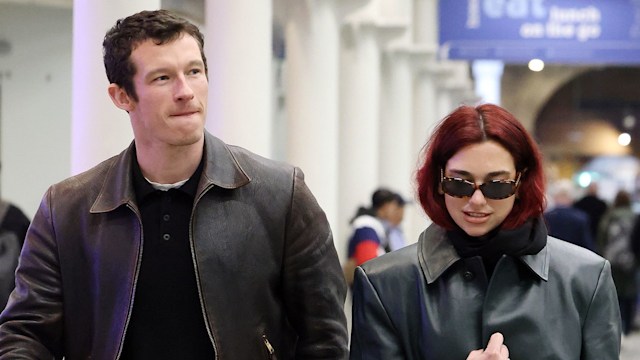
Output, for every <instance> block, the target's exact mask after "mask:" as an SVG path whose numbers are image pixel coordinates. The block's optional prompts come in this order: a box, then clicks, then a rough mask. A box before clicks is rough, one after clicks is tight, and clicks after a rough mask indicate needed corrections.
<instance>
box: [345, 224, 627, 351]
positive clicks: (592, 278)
mask: <svg viewBox="0 0 640 360" xmlns="http://www.w3.org/2000/svg"><path fill="white" fill-rule="evenodd" d="M534 232H535V233H534V236H547V233H546V228H544V224H542V223H541V222H538V224H537V225H536V227H535V230H534ZM355 278H356V279H355V283H354V295H353V331H352V338H351V354H350V357H351V359H353V360H355V359H359V360H360V359H385V360H393V359H416V360H418V359H420V360H460V359H466V357H467V356H468V354H469V352H470V351H472V350H475V349H481V348H484V347H486V345H487V342H488V339H489V337H490V336H491V334H493V333H494V332H501V333H502V334H503V335H504V338H505V345H507V346H508V348H509V351H510V358H511V359H517V360H614V359H616V360H617V359H618V357H619V352H620V331H621V329H620V313H619V308H618V301H617V297H616V291H615V287H614V284H613V280H612V278H611V267H610V264H609V262H608V261H606V260H605V259H603V258H601V257H599V256H598V255H596V254H594V253H593V252H591V251H589V250H586V249H584V248H581V247H578V246H575V245H573V244H570V243H567V242H564V241H561V240H558V239H556V238H553V237H548V238H547V245H546V247H545V248H543V249H542V250H541V251H540V252H539V253H538V254H536V255H526V256H522V257H519V258H512V257H509V256H506V255H503V257H502V258H501V259H500V260H499V261H498V264H497V265H496V268H495V270H494V273H493V276H492V277H491V278H490V279H488V278H487V275H486V272H485V269H484V265H483V263H482V259H481V258H480V257H471V258H466V259H461V258H460V257H459V256H458V254H457V252H456V250H455V248H454V247H453V245H451V243H450V242H449V240H448V239H447V237H446V232H445V231H444V230H443V229H442V228H440V227H439V226H437V225H431V226H430V227H429V228H427V229H426V230H425V231H424V232H423V233H422V234H421V236H420V238H419V241H418V243H417V244H413V245H411V246H408V247H406V248H404V249H401V250H398V251H396V252H392V253H389V254H386V255H383V256H381V257H379V258H376V259H374V260H371V261H369V262H367V263H365V264H363V265H362V266H361V267H359V268H357V269H356V275H355Z"/></svg>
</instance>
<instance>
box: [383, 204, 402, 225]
mask: <svg viewBox="0 0 640 360" xmlns="http://www.w3.org/2000/svg"><path fill="white" fill-rule="evenodd" d="M377 216H378V217H380V218H381V219H384V220H386V221H388V222H389V223H390V224H391V225H393V226H398V225H400V223H401V222H402V218H403V217H404V206H403V205H400V204H399V203H398V202H397V201H389V202H388V203H386V204H384V205H382V206H381V207H380V209H378V214H377Z"/></svg>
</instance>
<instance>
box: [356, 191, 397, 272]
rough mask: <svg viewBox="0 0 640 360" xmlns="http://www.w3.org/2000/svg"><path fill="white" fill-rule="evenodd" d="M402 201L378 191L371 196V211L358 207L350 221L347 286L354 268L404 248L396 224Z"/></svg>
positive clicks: (390, 194)
mask: <svg viewBox="0 0 640 360" xmlns="http://www.w3.org/2000/svg"><path fill="white" fill-rule="evenodd" d="M404 205H405V200H404V199H403V198H402V196H400V195H399V194H397V193H395V192H393V191H391V190H389V189H384V188H380V189H377V190H376V191H374V192H373V194H372V195H371V207H369V208H365V207H360V208H359V209H358V211H357V213H356V215H355V217H354V218H353V220H351V227H352V229H353V232H352V234H351V237H350V238H349V244H348V253H347V258H348V260H347V262H346V263H345V266H344V273H345V278H346V280H347V283H349V284H351V282H352V281H353V272H354V270H355V267H356V266H360V265H361V264H363V263H364V262H365V261H368V260H371V259H373V258H375V257H377V256H379V255H382V254H384V253H387V252H389V251H393V250H397V249H399V248H401V247H403V246H404V245H406V243H405V240H404V234H403V233H402V229H401V228H400V223H401V222H402V219H403V217H404Z"/></svg>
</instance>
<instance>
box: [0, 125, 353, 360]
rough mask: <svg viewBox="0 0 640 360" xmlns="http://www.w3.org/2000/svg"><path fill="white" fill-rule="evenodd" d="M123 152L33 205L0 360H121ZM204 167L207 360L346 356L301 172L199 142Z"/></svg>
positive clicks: (199, 204)
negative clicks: (210, 348) (211, 353)
mask: <svg viewBox="0 0 640 360" xmlns="http://www.w3.org/2000/svg"><path fill="white" fill-rule="evenodd" d="M133 151H134V147H133V144H132V145H131V146H130V147H129V148H128V149H126V150H125V151H123V152H122V153H121V154H120V155H118V156H115V157H113V158H111V159H108V160H106V161H104V162H103V163H101V164H99V165H98V166H96V167H95V168H93V169H92V170H89V171H88V172H85V173H83V174H80V175H77V176H75V177H72V178H69V179H67V180H64V181H62V182H61V183H58V184H56V185H53V186H52V187H50V188H49V190H48V191H47V193H46V194H45V196H44V198H43V200H42V203H41V205H40V208H39V210H38V211H37V214H36V215H35V217H34V220H33V224H32V226H31V228H30V229H29V232H28V235H27V238H26V243H25V245H24V249H23V252H22V257H21V260H20V265H19V267H18V270H17V274H16V280H17V281H16V283H17V288H16V290H15V291H14V293H13V294H12V296H11V299H10V303H9V305H8V307H7V308H6V310H5V311H4V312H3V313H2V315H1V316H0V359H9V358H10V359H23V358H24V359H48V358H49V359H50V358H52V357H55V358H62V357H63V356H64V357H65V359H89V358H91V359H116V358H117V357H118V356H119V353H120V351H121V347H122V342H123V338H124V334H125V331H126V328H127V322H128V319H129V317H130V312H131V308H132V304H133V301H135V300H134V294H135V286H136V278H137V275H138V271H139V267H140V261H141V256H142V253H141V252H142V249H143V247H142V243H143V241H144V240H143V237H142V234H143V231H142V226H141V222H140V215H139V212H138V208H137V205H136V202H135V194H134V190H133V185H132V179H131V176H132V172H131V157H132V156H133ZM204 156H206V159H205V160H206V164H205V167H204V170H203V175H202V177H201V179H200V182H199V185H198V191H197V195H196V198H195V203H194V211H193V214H192V220H191V225H190V242H191V252H192V257H193V265H194V267H195V272H196V276H197V284H198V288H199V292H200V294H199V295H200V300H201V305H202V311H203V314H204V317H205V319H206V322H207V330H208V332H209V334H210V337H211V340H212V343H213V344H214V346H215V350H216V354H217V358H218V359H271V358H273V359H275V358H277V359H280V360H282V359H293V358H297V359H298V358H299V359H332V360H334V359H344V358H346V357H347V356H348V348H347V346H348V345H347V343H348V335H347V327H346V319H345V316H344V311H343V306H344V300H345V296H346V283H345V281H344V277H343V275H342V270H341V267H340V264H339V261H338V256H337V253H336V250H335V246H334V244H333V238H332V234H331V230H330V228H329V224H328V222H327V219H326V216H325V214H324V212H323V211H322V210H321V209H320V207H319V206H318V204H317V202H316V200H315V198H314V197H313V195H312V194H311V192H310V191H309V189H308V188H307V186H306V185H305V182H304V177H303V174H302V171H300V169H298V168H295V167H293V166H290V165H287V164H284V163H280V162H276V161H272V160H267V159H264V158H262V157H260V156H257V155H254V154H252V153H250V152H248V151H246V150H244V149H242V148H238V147H234V146H228V145H226V144H224V143H223V142H222V141H220V140H219V139H217V138H215V137H213V136H211V135H210V134H205V155H204ZM167 291H171V289H167ZM158 326H162V324H158ZM270 352H273V353H270Z"/></svg>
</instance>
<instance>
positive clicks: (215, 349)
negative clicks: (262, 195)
mask: <svg viewBox="0 0 640 360" xmlns="http://www.w3.org/2000/svg"><path fill="white" fill-rule="evenodd" d="M212 187H213V185H209V186H207V187H206V188H204V189H203V190H202V192H201V193H200V195H198V197H197V198H196V199H195V200H194V201H193V208H192V209H191V216H190V217H189V247H190V248H191V261H192V262H193V272H194V273H195V276H196V286H197V287H198V298H199V299H200V310H201V311H202V316H203V317H204V324H205V327H206V328H207V333H208V334H209V340H211V345H212V346H213V352H214V354H215V359H216V360H217V359H219V356H218V347H217V346H216V340H215V339H214V338H213V330H212V329H211V323H210V321H211V319H209V316H208V315H207V311H206V307H205V304H204V298H203V297H202V285H201V282H200V273H199V272H198V264H197V262H196V249H195V245H194V243H193V228H192V224H193V214H194V213H195V211H196V207H197V205H198V203H199V202H200V199H202V197H203V196H204V194H206V193H207V192H208V191H209V190H210V189H211V188H212Z"/></svg>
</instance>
